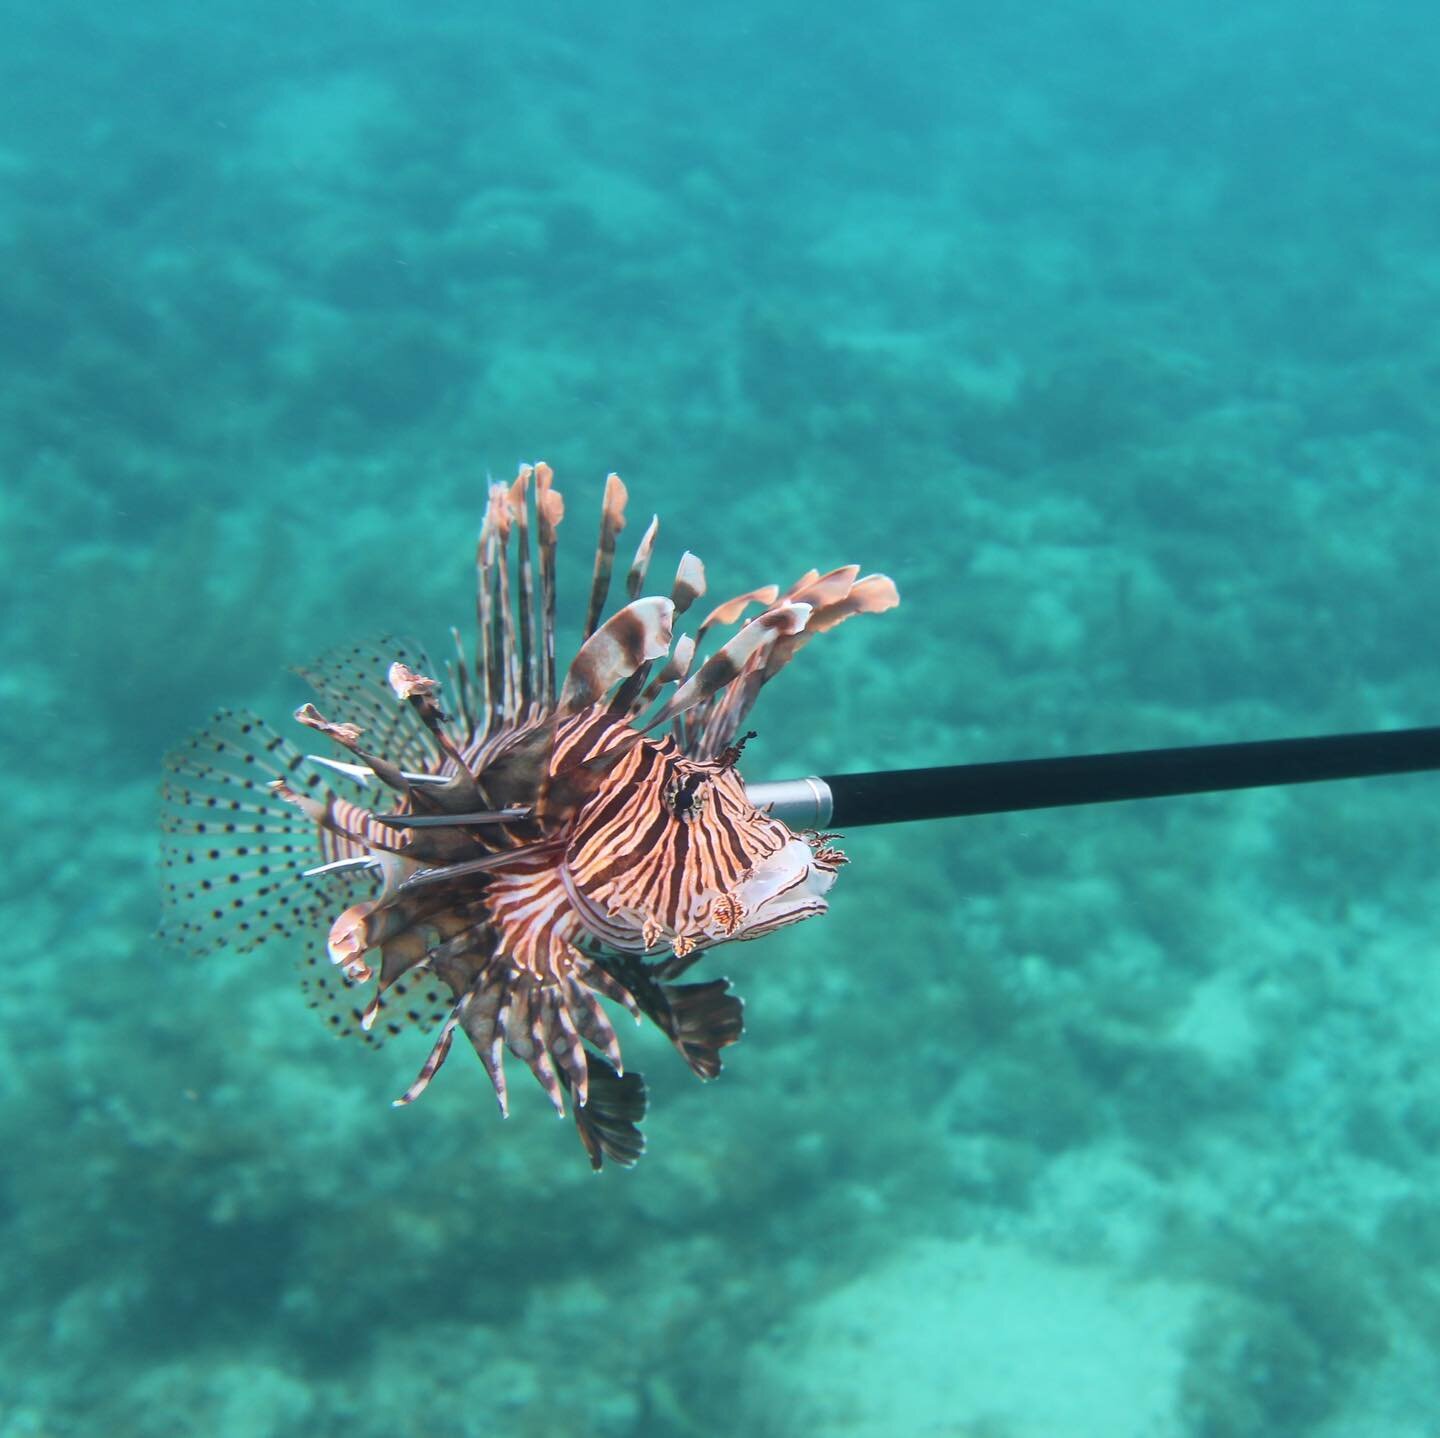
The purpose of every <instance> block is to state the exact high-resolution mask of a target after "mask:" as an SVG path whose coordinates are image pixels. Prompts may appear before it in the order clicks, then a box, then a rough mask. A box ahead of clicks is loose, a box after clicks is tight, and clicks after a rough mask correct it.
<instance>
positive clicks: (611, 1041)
mask: <svg viewBox="0 0 1440 1438" xmlns="http://www.w3.org/2000/svg"><path fill="white" fill-rule="evenodd" d="M626 498H627V496H626V490H625V486H624V484H623V483H622V482H621V480H620V478H619V476H618V475H614V474H612V475H610V476H609V479H608V480H607V482H606V486H605V495H604V502H603V507H602V514H601V522H600V539H599V545H598V548H597V551H596V555H595V565H594V573H593V580H592V583H591V590H590V601H589V610H588V614H587V617H586V620H585V626H584V639H583V643H582V644H581V646H580V649H579V652H578V653H577V654H576V655H575V658H574V660H573V661H572V662H571V664H570V667H569V670H568V672H567V673H566V675H565V677H564V681H563V683H562V682H557V677H556V667H555V607H556V577H555V576H556V567H555V550H556V530H557V527H558V526H559V524H560V521H561V518H562V516H563V514H564V504H563V501H562V500H561V497H560V493H559V491H558V490H556V489H555V488H553V486H552V474H551V470H550V468H549V467H548V466H547V465H545V464H536V465H534V466H531V465H525V466H522V467H521V469H520V472H519V476H518V477H517V478H516V479H515V481H514V482H513V483H511V484H491V486H490V491H489V503H488V507H487V510H486V514H485V519H484V523H483V526H482V529H481V533H480V540H479V547H478V554H477V569H478V590H479V593H478V602H477V609H478V629H479V633H478V638H477V642H476V645H475V653H474V657H473V662H472V661H471V660H470V659H467V656H466V653H465V648H464V645H463V643H462V642H461V640H460V638H459V635H458V632H457V633H456V634H455V646H456V651H457V659H456V660H454V661H452V662H450V663H447V664H446V666H445V670H444V672H445V674H446V687H445V693H446V696H447V697H446V703H445V707H442V703H441V697H440V695H441V686H440V683H439V682H438V680H437V679H436V678H435V677H433V675H434V674H435V672H436V671H435V670H434V667H433V666H432V665H431V664H430V663H429V661H428V660H427V659H426V658H425V657H424V656H423V655H422V654H420V653H419V652H418V651H414V650H410V649H406V648H403V647H400V648H396V649H394V650H392V651H391V652H390V653H389V654H387V655H384V656H383V657H382V656H381V655H372V654H371V653H370V652H368V651H366V650H364V649H352V650H348V651H343V652H341V653H338V654H334V655H331V656H328V657H327V658H325V659H323V660H321V661H319V662H317V663H316V664H314V665H313V666H311V667H309V668H308V669H302V670H301V671H300V673H301V675H302V677H304V678H305V679H306V680H307V681H308V682H309V683H310V685H311V687H312V688H313V690H314V692H315V702H312V703H308V704H305V705H303V706H302V707H301V708H300V709H299V710H298V711H297V712H296V715H295V717H296V719H298V720H299V722H300V723H301V724H302V725H305V726H307V727H308V728H310V729H312V730H314V731H315V732H316V733H318V734H321V735H323V736H324V737H325V738H326V739H327V740H329V741H331V742H332V743H333V744H334V745H335V746H337V748H338V749H339V750H340V751H341V753H342V754H343V756H344V757H343V758H339V759H337V758H322V757H320V756H317V755H307V754H304V753H302V752H301V751H300V750H299V749H297V748H295V747H294V746H293V745H291V744H290V743H289V742H288V741H287V740H286V739H284V738H282V737H281V736H280V735H279V734H278V733H276V732H275V731H274V730H272V729H270V728H269V727H268V726H267V725H266V724H265V723H264V721H263V720H261V719H258V718H256V717H254V716H251V715H248V714H242V713H234V712H222V713H221V714H219V715H217V716H216V718H215V720H214V722H213V723H212V724H211V726H210V727H209V728H208V729H206V730H205V731H204V732H202V733H200V734H198V735H196V736H195V737H194V738H193V739H191V740H190V742H189V743H188V744H187V745H185V746H183V747H182V748H180V749H178V750H177V751H176V752H175V753H173V754H171V755H170V756H169V758H168V759H167V761H166V767H167V775H166V781H165V785H164V789H163V793H162V803H163V810H164V830H165V836H166V837H165V844H164V849H165V852H164V864H165V867H166V870H167V875H166V877H167V885H166V888H167V894H166V901H167V920H166V930H167V932H169V933H170V934H171V935H173V936H174V937H176V938H178V939H179V940H180V941H181V942H182V943H184V944H185V945H186V946H187V947H190V948H192V949H196V950H199V951H202V952H205V951H210V950H212V949H214V948H217V947H219V946H221V945H223V944H229V945H230V946H231V947H233V948H237V949H241V950H245V949H249V948H252V947H254V946H255V945H257V944H259V943H261V942H262V941H264V940H267V939H272V938H276V937H280V938H284V939H287V940H294V941H296V942H297V947H300V944H299V941H300V940H301V939H302V938H303V937H304V936H306V935H315V934H316V932H317V931H322V932H323V930H324V928H325V924H326V920H327V919H328V918H329V916H330V915H331V914H333V913H334V912H335V909H336V908H337V907H340V906H342V905H343V908H341V912H340V913H339V915H338V917H335V918H334V919H333V921H332V922H330V923H329V925H328V940H327V943H326V948H327V949H328V959H329V963H326V962H325V961H324V959H323V957H322V956H321V955H319V954H318V953H315V952H307V953H303V954H302V958H301V966H302V973H303V974H304V975H305V982H306V987H307V988H308V989H309V991H310V994H311V998H312V1001H313V1002H314V1003H315V1004H316V1005H317V1006H318V1007H321V1008H322V1009H323V1010H325V1011H326V1016H327V1018H328V1021H329V1023H330V1024H331V1026H332V1027H333V1028H335V1029H336V1030H338V1031H340V1032H357V1031H358V1032H359V1033H361V1034H363V1035H365V1036H366V1037H367V1038H368V1039H369V1040H370V1041H371V1042H378V1041H380V1040H381V1039H383V1038H384V1037H385V1036H386V1035H387V1034H395V1033H398V1032H400V1031H401V1030H402V1029H403V1028H405V1027H408V1026H415V1025H426V1024H427V1023H428V1024H432V1025H433V1026H434V1027H435V1030H436V1032H435V1037H434V1044H433V1047H432V1048H431V1050H430V1053H429V1056H428V1057H427V1058H426V1059H425V1061H424V1064H423V1065H422V1066H421V1068H420V1071H419V1074H418V1076H417V1077H416V1079H415V1081H414V1082H413V1083H412V1084H411V1085H410V1087H409V1088H408V1089H406V1091H405V1093H404V1094H403V1095H402V1096H401V1097H400V1098H399V1099H397V1100H396V1103H397V1104H408V1103H411V1102H412V1101H413V1100H415V1099H416V1098H418V1097H419V1096H420V1094H421V1093H422V1092H423V1091H424V1089H425V1088H426V1086H427V1085H428V1084H429V1083H430V1081H431V1079H432V1078H434V1076H435V1074H436V1072H437V1071H438V1070H439V1068H440V1066H441V1064H442V1063H444V1061H445V1058H446V1055H447V1054H448V1053H449V1051H450V1047H451V1042H452V1040H453V1038H454V1036H455V1033H456V1031H457V1030H459V1031H460V1032H462V1033H463V1034H464V1035H465V1037H466V1038H468V1039H469V1041H470V1043H471V1044H472V1045H473V1046H474V1048H475V1052H476V1053H477V1054H478V1055H479V1057H480V1061H481V1063H482V1064H483V1065H484V1067H485V1070H486V1072H487V1073H488V1075H489V1077H490V1081H491V1083H492V1084H493V1085H494V1088H495V1092H496V1095H497V1097H498V1099H499V1103H500V1109H501V1112H502V1113H504V1112H506V1111H507V1097H506V1078H505V1070H504V1065H503V1055H504V1051H505V1050H507V1049H508V1050H509V1051H510V1053H511V1054H513V1055H514V1056H515V1058H517V1059H518V1060H520V1061H521V1062H522V1063H524V1064H525V1065H526V1066H527V1067H528V1068H529V1069H530V1071H531V1072H532V1073H533V1074H534V1076H535V1078H536V1079H537V1080H539V1083H540V1086H541V1087H542V1088H543V1089H544V1090H545V1092H546V1094H547V1095H548V1096H549V1098H550V1101H551V1103H552V1104H554V1106H555V1108H556V1110H557V1111H558V1112H559V1113H560V1114H562V1115H563V1114H564V1112H565V1102H566V1097H567V1095H568V1097H569V1099H570V1103H571V1110H572V1112H573V1115H574V1119H575V1123H576V1126H577V1128H578V1130H579V1135H580V1138H581V1141H582V1142H583V1144H584V1146H585V1149H586V1151H587V1152H588V1154H589V1156H590V1162H591V1164H592V1166H593V1167H595V1168H597V1169H598V1168H599V1167H600V1166H601V1164H602V1163H603V1161H604V1159H605V1158H606V1157H608V1158H610V1159H611V1160H612V1161H614V1162H616V1163H619V1164H623V1165H627V1166H628V1165H630V1164H633V1163H634V1162H635V1160H636V1159H637V1158H638V1157H639V1156H640V1153H641V1151H642V1150H643V1148H644V1137H643V1135H642V1134H641V1132H640V1128H639V1124H640V1122H641V1120H642V1119H643V1117H644V1114H645V1108H646V1090H645V1084H644V1081H643V1079H642V1077H641V1076H640V1075H639V1074H638V1073H634V1072H626V1071H625V1069H624V1067H623V1063H622V1060H621V1055H620V1045H619V1043H618V1041H617V1039H616V1036H615V1030H614V1028H613V1027H612V1026H611V1023H610V1020H609V1018H608V1017H607V1015H606V1011H605V1007H604V1005H603V1003H602V1002H601V1001H602V1000H606V999H608V1000H610V1001H612V1002H613V1003H614V1004H616V1005H618V1006H619V1007H620V1008H623V1009H626V1010H628V1011H629V1013H630V1014H631V1015H633V1016H634V1017H635V1018H636V1019H637V1020H639V1019H640V1017H641V1016H642V1015H643V1016H645V1017H647V1018H649V1019H650V1020H651V1021H652V1022H653V1023H655V1024H656V1025H657V1026H658V1027H659V1028H660V1029H661V1030H662V1031H663V1032H664V1034H665V1035H666V1036H667V1037H668V1038H669V1039H670V1041H671V1042H672V1043H673V1044H674V1045H675V1047H676V1048H677V1049H678V1050H679V1052H680V1055H681V1057H682V1058H684V1060H685V1062H686V1063H687V1064H689V1066H690V1068H691V1069H692V1070H693V1071H694V1072H695V1073H696V1074H698V1075H699V1076H700V1077H701V1078H704V1079H708V1078H713V1077H715V1075H716V1074H718V1073H719V1072H720V1051H721V1049H723V1048H724V1047H725V1046H726V1045H727V1044H732V1043H734V1042H735V1041H736V1040H737V1039H738V1038H739V1037H740V1035H741V1031H742V1023H741V1002H740V1000H739V998H738V997H736V996H735V995H733V994H731V993H730V992H729V982H728V980H726V979H723V978H715V979H710V980H708V981H706V982H703V983H678V982H676V980H677V979H678V978H679V977H680V976H681V975H682V974H684V973H685V971H686V970H687V969H689V968H690V967H691V966H692V965H693V964H694V963H695V962H696V960H697V959H698V958H699V957H700V956H701V955H702V954H703V953H704V952H705V951H706V950H707V949H710V948H712V947H714V946H715V945H716V944H719V943H723V942H725V941H727V940H731V939H755V938H759V937H760V936H761V935H762V934H768V933H770V932H772V931H773V930H775V929H778V928H781V927H782V926H783V925H786V924H791V923H795V922H796V921H798V920H800V919H805V918H809V917H810V916H812V915H815V914H820V913H823V912H824V911H825V908H826V899H825V895H826V893H827V891H828V890H829V888H830V886H831V884H832V883H833V882H834V879H835V875H836V872H837V870H838V869H839V867H840V865H841V864H843V863H844V862H845V856H844V854H843V853H841V851H840V850H839V849H838V848H836V847H835V844H834V842H833V841H834V839H835V838H837V837H838V836H837V835H833V834H822V833H815V832H808V833H799V834H797V833H792V832H791V830H790V829H788V828H787V827H786V826H785V825H784V824H782V823H780V822H779V820H777V819H775V818H773V817H771V816H770V815H769V814H768V813H763V812H761V811H760V810H759V809H757V808H755V807H754V806H753V805H752V804H751V803H750V802H749V801H748V799H747V798H746V793H745V787H744V784H743V782H742V781H741V778H740V776H739V774H738V772H737V770H736V764H737V761H738V760H739V758H740V754H741V750H742V748H743V746H744V744H745V741H746V739H748V738H750V737H752V736H751V735H750V734H749V733H746V734H740V726H741V724H742V722H743V721H744V719H745V717H746V715H747V713H748V712H749V710H750V707H751V705H752V704H753V703H754V701H755V697H756V695H757V693H758V691H759V689H760V687H761V685H763V684H764V683H765V682H766V681H767V680H769V679H770V678H772V677H773V676H774V675H775V674H776V673H777V672H778V671H779V670H780V669H782V668H783V667H784V666H785V665H786V664H787V663H788V662H789V661H790V659H791V658H792V657H793V656H794V654H795V652H796V651H797V650H798V649H800V648H801V646H803V645H804V644H805V643H806V642H807V641H808V640H810V639H811V637H812V636H814V635H816V634H820V633H823V632H824V631H825V630H827V629H832V628H834V626H835V625H837V624H839V623H840V622H841V621H843V620H845V619H847V618H849V617H850V616H851V615H852V614H863V613H874V612H877V611H880V610H884V609H888V608H890V607H891V606H892V605H894V604H896V603H897V602H898V596H897V594H896V591H895V586H894V585H893V584H892V583H891V581H890V580H889V579H887V578H886V577H885V576H884V575H870V576H868V577H866V578H863V579H862V578H859V577H858V576H859V570H858V567H856V566H847V567H845V568H842V569H836V570H832V571H831V572H830V573H828V574H823V575H822V574H819V573H817V572H816V571H815V570H811V571H810V572H809V573H807V574H805V575H803V576H802V577H801V578H800V579H799V580H797V581H796V582H795V583H794V584H793V585H791V587H790V588H789V589H788V590H786V591H785V592H784V593H783V594H781V593H780V592H779V591H778V589H777V588H776V587H775V586H774V585H769V586H766V587H764V588H761V589H754V590H751V591H749V592H748V593H745V594H741V595H737V596H736V597H735V598H733V599H730V600H727V601H726V602H725V603H724V604H721V605H720V606H719V607H718V608H716V609H715V610H713V611H712V612H711V613H710V614H709V615H708V616H707V617H706V618H705V619H704V620H703V621H702V622H701V624H700V625H699V626H698V628H697V629H696V632H695V635H694V638H693V639H692V638H690V637H687V636H684V635H682V636H681V637H679V638H678V639H673V638H672V626H673V622H674V620H675V618H676V617H677V616H678V615H682V614H684V613H686V612H687V611H688V610H689V608H690V606H691V604H692V603H693V602H694V601H695V600H696V599H698V598H699V597H700V596H701V595H702V594H703V593H704V591H705V576H704V568H703V566H702V564H701V562H700V560H699V559H697V558H696V557H695V556H694V555H693V554H690V553H689V552H686V553H685V554H684V555H683V556H682V557H681V559H680V564H679V568H678V571H677V573H676V575H675V581H674V584H673V586H672V587H671V590H670V595H669V597H668V598H664V597H659V596H653V595H652V596H646V597H641V588H642V586H643V584H644V580H645V575H646V570H647V567H648V565H649V561H650V556H651V552H652V549H653V546H654V543H655V535H656V529H657V521H656V520H655V519H652V520H651V522H650V525H649V527H648V528H647V529H646V531H645V534H644V536H643V538H642V539H641V541H640V545H639V548H638V550H637V552H636V555H635V559H634V562H633V563H632V564H631V566H630V570H629V574H628V576H627V579H626V592H627V599H628V602H627V603H626V604H624V606H623V607H621V608H619V609H618V610H617V611H616V612H615V613H614V614H613V615H611V617H609V618H608V619H606V620H605V621H604V622H603V623H602V622H601V616H602V615H603V613H604V611H605V604H606V597H607V594H608V591H609V585H610V576H611V569H612V566H613V563H614V556H615V542H616V536H617V535H618V534H619V532H620V530H621V529H622V528H623V526H624V522H625V505H626ZM532 518H533V527H534V529H535V531H536V535H535V539H536V543H535V545H534V549H535V551H536V555H537V557H538V570H539V575H538V581H539V582H538V587H537V583H536V573H535V565H534V563H533V561H532V552H531V551H532V546H531V529H532ZM751 604H758V605H759V606H761V607H760V611H759V613H758V614H757V615H755V616H754V617H752V618H751V619H749V620H748V622H746V623H745V624H744V625H743V626H741V627H740V628H739V629H738V630H737V631H736V632H735V633H734V634H733V635H732V636H731V637H730V638H728V639H727V640H726V641H725V643H723V644H722V645H721V646H720V647H719V648H718V649H717V650H716V651H715V652H714V653H713V654H712V655H711V656H710V657H709V658H708V659H706V660H705V661H704V662H703V663H702V664H700V665H699V666H698V667H695V665H694V663H693V661H694V656H695V653H696V649H697V647H698V645H699V644H700V642H701V641H702V640H703V639H704V637H705V635H706V634H707V633H708V632H709V631H710V630H711V629H712V628H714V627H716V626H726V627H728V626H731V625H734V624H735V623H736V621H737V620H739V619H740V617H741V616H742V614H743V613H744V611H745V610H746V609H747V608H748V607H749V606H750V605H751ZM387 658H388V659H389V660H390V662H389V664H388V669H387V668H386V665H385V659H387ZM692 671H693V672H692ZM382 675H383V676H384V677H383V678H382V677H381V676H382ZM447 710H448V712H447ZM382 795H383V796H384V797H385V798H386V801H387V802H386V803H385V804H384V805H383V806H380V807H377V806H376V798H377V797H378V796H382ZM318 947H319V946H318V943H314V942H313V941H312V943H311V944H310V948H311V949H312V950H314V949H318ZM372 979H373V980H374V986H373V988H371V989H370V990H369V993H368V998H366V999H365V1000H364V1001H363V1002H361V999H360V995H359V992H358V991H359V986H360V985H362V984H366V983H367V982H368V981H370V980H372Z"/></svg>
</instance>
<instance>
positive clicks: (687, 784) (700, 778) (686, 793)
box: [665, 772, 705, 819]
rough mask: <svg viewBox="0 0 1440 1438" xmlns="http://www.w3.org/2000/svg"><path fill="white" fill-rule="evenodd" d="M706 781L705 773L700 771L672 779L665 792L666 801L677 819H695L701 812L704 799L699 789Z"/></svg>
mask: <svg viewBox="0 0 1440 1438" xmlns="http://www.w3.org/2000/svg"><path fill="white" fill-rule="evenodd" d="M704 782H705V775H704V774H702V773H698V772H697V773H694V774H687V775H686V776H685V778H684V779H681V780H678V781H673V780H672V781H671V784H670V786H669V788H668V789H667V790H666V793H665V802H666V804H667V805H668V806H669V809H670V812H671V813H672V814H674V815H675V817H676V818H677V819H693V818H694V817H695V815H696V814H698V813H699V812H700V806H701V803H702V802H703V800H702V795H701V794H700V792H699V791H700V785H701V784H703V783H704Z"/></svg>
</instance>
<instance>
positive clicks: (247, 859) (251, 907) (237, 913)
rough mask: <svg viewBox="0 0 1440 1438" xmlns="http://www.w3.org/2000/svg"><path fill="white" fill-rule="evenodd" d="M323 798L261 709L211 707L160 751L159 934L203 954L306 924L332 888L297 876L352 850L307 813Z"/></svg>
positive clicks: (321, 910)
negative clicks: (207, 717) (204, 719)
mask: <svg viewBox="0 0 1440 1438" xmlns="http://www.w3.org/2000/svg"><path fill="white" fill-rule="evenodd" d="M330 801H331V795H330V794H329V792H328V791H327V790H326V789H325V787H324V785H323V784H322V782H321V780H320V777H319V775H318V774H316V773H315V772H314V770H313V769H307V768H306V766H305V756H304V755H303V754H302V753H301V752H300V751H299V750H298V749H297V748H295V746H294V745H293V744H291V743H289V741H288V740H286V739H283V738H282V737H281V736H280V735H279V734H277V733H276V732H275V731H274V730H273V729H272V728H270V726H269V725H268V724H266V723H265V721H264V720H263V719H258V718H256V717H255V716H254V715H253V714H247V713H244V712H232V711H230V710H221V711H220V712H219V713H217V714H216V715H215V716H214V717H213V718H212V719H211V721H210V723H209V725H208V726H207V727H206V728H204V729H202V730H200V731H199V732H198V733H197V734H195V735H193V736H192V737H191V738H190V739H189V741H188V742H187V743H185V744H182V745H181V746H180V747H179V748H177V749H175V750H173V751H172V752H171V753H170V754H168V755H167V756H166V758H165V778H164V782H163V783H162V785H161V789H160V810H161V820H160V825H161V834H162V837H161V866H162V870H163V875H164V896H163V897H164V916H163V919H162V922H161V928H160V932H161V935H162V937H164V938H166V939H169V940H171V941H173V942H176V943H178V944H179V945H180V946H181V947H183V948H186V949H188V950H190V951H191V952H194V953H201V954H203V953H208V952H210V951H212V950H214V949H217V948H220V947H222V946H225V945H228V946H230V947H232V948H236V949H241V950H244V949H249V948H253V947H255V946H256V945H257V944H260V943H263V942H264V941H265V940H266V939H268V938H271V937H274V936H276V935H280V936H293V935H297V934H301V933H303V932H305V930H306V929H307V928H308V927H309V926H311V925H313V924H315V923H316V921H317V919H319V918H322V917H323V916H324V915H325V914H326V911H327V908H328V902H329V901H330V900H332V899H333V894H330V895H327V894H322V893H319V892H318V891H317V888H307V887H306V886H305V885H304V884H302V883H300V882H299V880H300V879H301V877H302V875H303V874H304V873H305V871H306V870H307V869H311V868H313V867H315V866H317V865H320V864H324V863H326V862H327V861H334V860H336V859H341V858H347V857H351V855H352V853H353V851H347V850H346V849H345V848H344V847H343V846H342V845H341V844H340V843H339V841H338V840H336V839H335V838H334V837H333V836H331V835H328V834H327V833H326V832H325V830H324V829H322V828H321V826H320V824H319V823H318V822H317V816H323V815H324V814H325V813H326V812H327V810H328V808H329V804H330Z"/></svg>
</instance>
